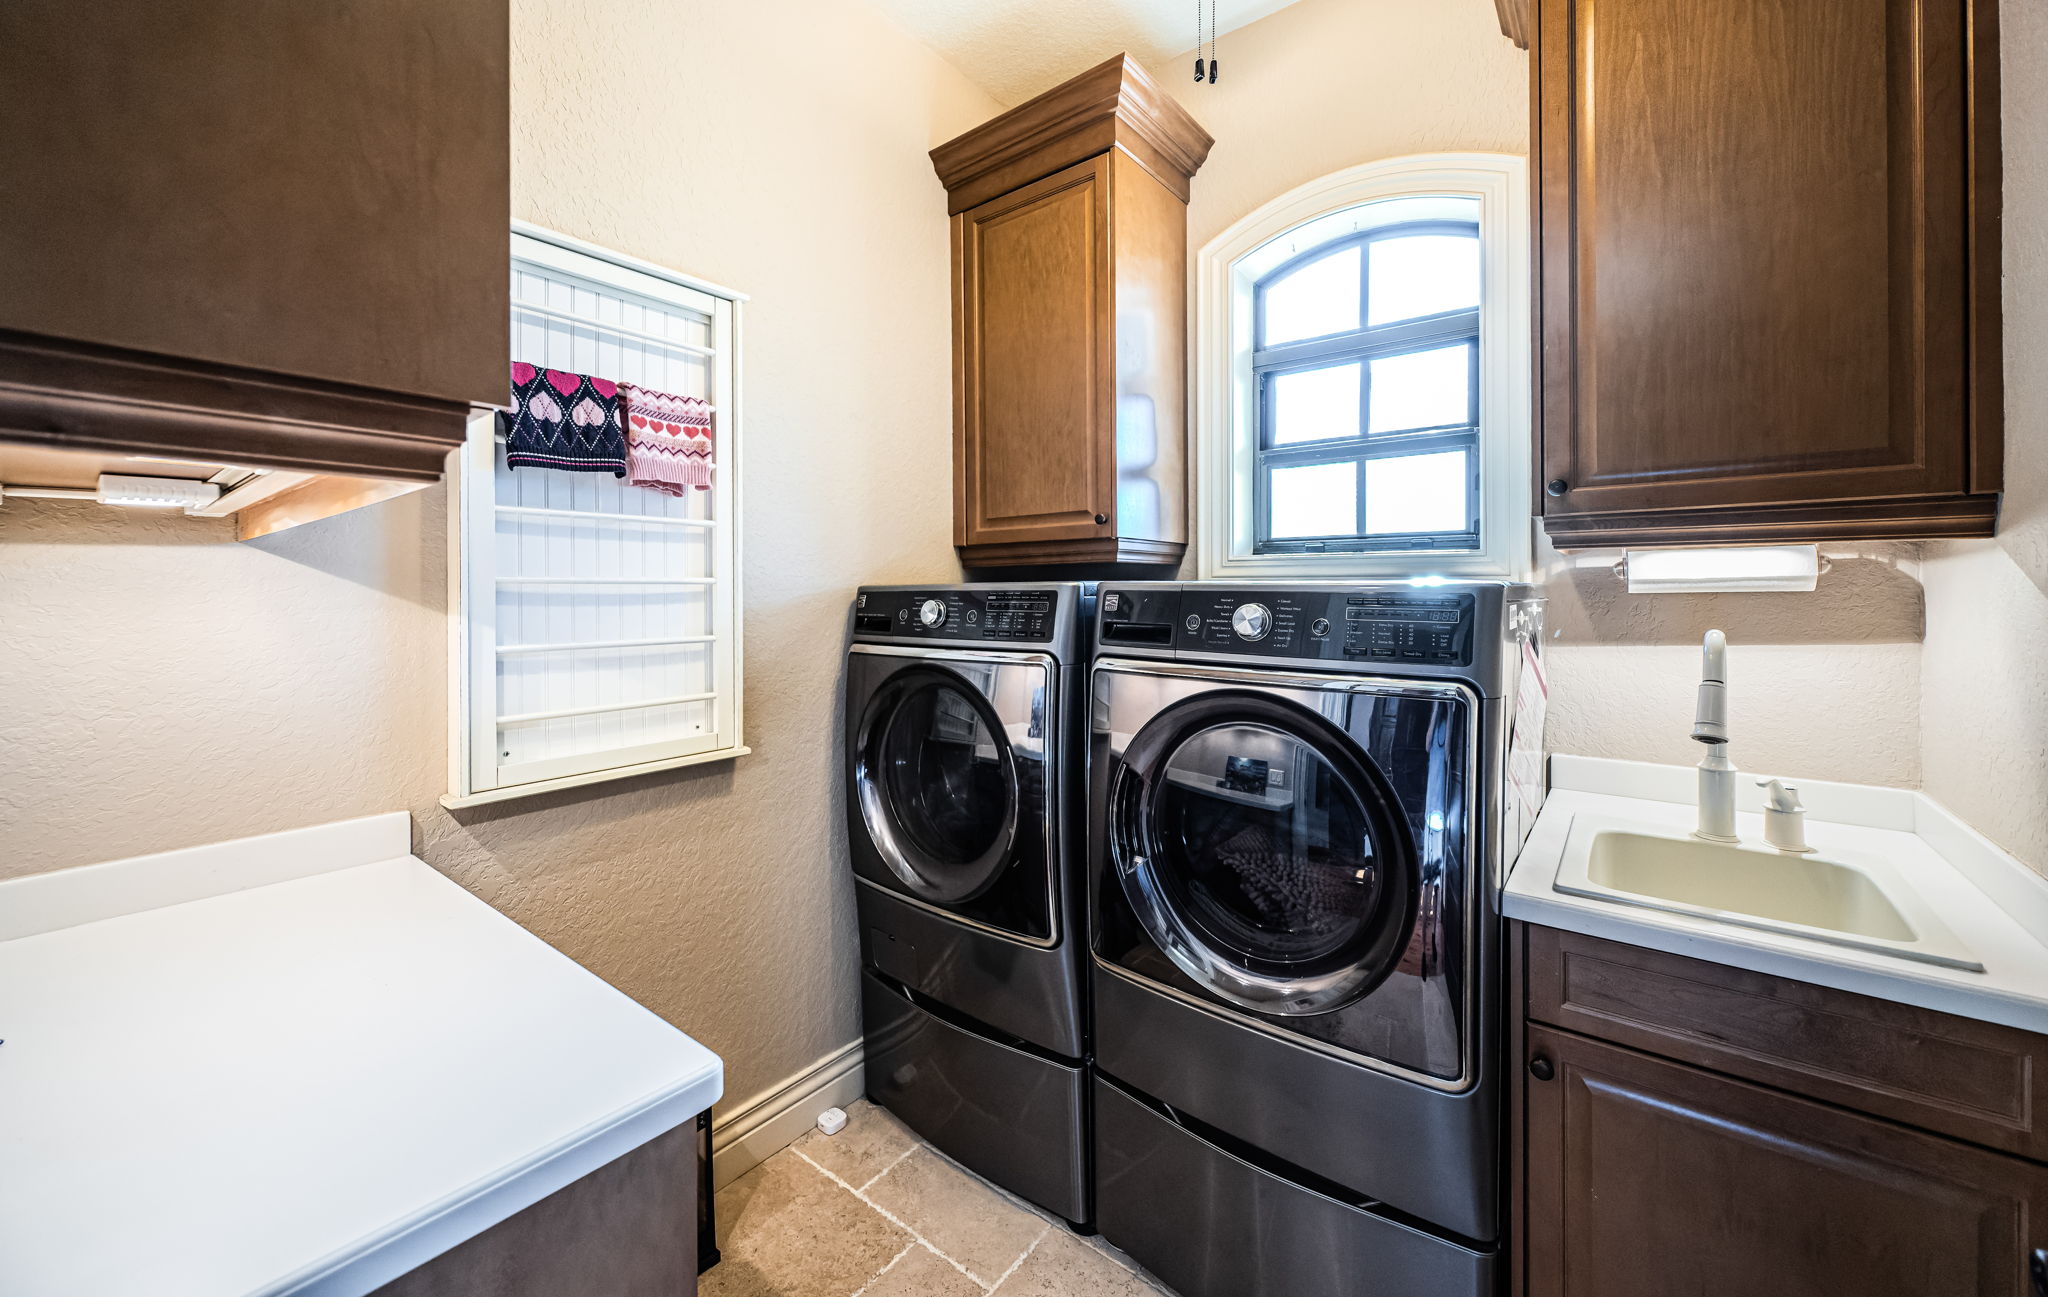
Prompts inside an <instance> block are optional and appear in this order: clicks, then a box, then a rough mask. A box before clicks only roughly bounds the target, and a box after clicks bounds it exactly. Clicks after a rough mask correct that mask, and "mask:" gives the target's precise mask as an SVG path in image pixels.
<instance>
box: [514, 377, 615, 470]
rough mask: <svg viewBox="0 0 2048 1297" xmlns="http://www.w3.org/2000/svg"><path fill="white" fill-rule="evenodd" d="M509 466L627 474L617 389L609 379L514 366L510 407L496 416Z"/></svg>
mask: <svg viewBox="0 0 2048 1297" xmlns="http://www.w3.org/2000/svg"><path fill="white" fill-rule="evenodd" d="M498 422H499V425H500V426H501V427H502V428H503V429H504V431H505V462H506V463H507V464H509V465H511V466H512V467H513V468H519V467H522V466H524V465H532V466H534V467H537V468H559V469H564V470H566V471H568V472H571V473H610V474H612V475H613V476H614V477H624V476H625V475H626V436H625V432H624V424H623V423H622V422H621V421H620V419H619V385H618V384H617V383H614V382H612V381H611V380H610V379H608V378H593V377H592V376H590V375H589V374H574V373H570V372H569V371H568V370H564V369H536V368H535V367H534V366H532V365H527V364H522V363H520V362H518V361H514V362H513V363H512V409H511V411H510V412H509V413H506V414H501V415H499V416H498Z"/></svg>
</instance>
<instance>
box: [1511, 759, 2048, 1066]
mask: <svg viewBox="0 0 2048 1297" xmlns="http://www.w3.org/2000/svg"><path fill="white" fill-rule="evenodd" d="M1764 777H1766V776H1762V775H1758V776H1753V777H1752V776H1750V775H1749V774H1748V773H1747V772H1745V774H1744V778H1743V781H1742V785H1741V786H1742V789H1743V791H1744V793H1745V794H1746V796H1745V797H1744V798H1743V799H1742V800H1740V801H1738V803H1737V807H1738V812H1739V813H1738V815H1737V817H1736V820H1737V831H1738V832H1739V833H1740V835H1741V836H1742V838H1743V839H1744V840H1745V841H1747V842H1752V843H1760V842H1761V841H1762V840H1763V821H1762V816H1761V815H1760V814H1758V813H1756V807H1757V806H1760V804H1761V803H1760V800H1758V798H1757V797H1756V796H1755V794H1756V790H1755V789H1754V788H1753V787H1751V786H1750V785H1751V782H1752V778H1764ZM1692 780H1693V771H1692V769H1691V768H1690V767H1685V766H1653V765H1648V764H1646V763H1636V762H1621V761H1609V760H1603V759H1595V758H1586V757H1564V756H1559V757H1553V758H1552V759H1551V794H1550V798H1549V800H1548V801H1547V802H1546V804H1545V806H1544V809H1543V812H1542V814H1541V815H1540V816H1539V817H1538V818H1537V821H1536V826H1535V828H1534V829H1533V830H1532V831H1531V832H1530V834H1529V838H1528V841H1527V842H1526V843H1525V844H1524V846H1523V848H1522V851H1521V854H1520V856H1519V857H1518V858H1517V860H1516V862H1515V865H1514V868H1513V870H1512V871H1511V872H1510V874H1509V876H1508V882H1507V887H1506V891H1505V894H1504V896H1503V898H1502V913H1503V914H1504V915H1505V916H1506V917H1508V918H1510V919H1517V920H1520V921H1523V922H1527V923H1536V924H1541V925H1544V926H1547V927H1553V928H1560V929H1563V930H1565V931H1570V932H1578V933H1583V934H1584V935H1587V936H1592V937H1602V938H1606V939H1608V940H1613V941H1621V942H1626V943H1628V944H1631V945H1637V946H1646V947H1650V948H1652V949H1656V950H1663V951H1668V952H1670V953H1672V954H1678V955H1688V956H1691V957H1693V958H1697V959H1705V960H1709V961H1712V962H1715V963H1720V964H1727V965H1729V966H1732V967H1736V968H1746V969H1749V970H1751V971H1753V972H1759V973H1768V974H1772V975H1775V976H1779V977H1787V978H1792V979H1794V980H1798V981H1805V982H1812V983H1814V984H1816V985H1821V986H1829V987H1833V988H1835V989H1837V990H1843V991H1851V992H1854V993H1857V994H1861V995H1869V996H1874V997H1876V998H1879V999H1886V1000H1893V1001H1896V1002H1898V1003H1902V1004H1912V1005H1917V1006H1919V1007H1921V1008H1927V1009H1933V1010H1936V1011H1939V1012H1943V1013H1952V1014H1956V1015H1959V1016H1962V1017H1968V1018H1976V1019H1979V1020H1982V1021H1986V1022H1996V1023H2002V1024H2004V1025H2006V1026H2012V1027H2019V1028H2022V1029H2025V1030H2029V1031H2040V1032H2048V939H2044V934H2048V880H2043V879H2042V878H2041V877H2040V876H2039V875H2036V874H2034V873H2033V872H2032V871H2031V870H2028V869H2027V868H2026V866H2025V865H2023V864H2021V863H2020V862H2019V861H2017V860H2014V859H2013V858H2012V857H2011V856H2008V855H2006V854H2005V853H2003V852H2000V851H1999V850H1998V849H1997V848H1996V847H1995V846H1993V845H1992V844H1991V843H1989V842H1988V841H1986V840H1985V839H1984V838H1983V837H1982V836H1981V835H1979V834H1976V833H1975V832H1974V831H1972V830H1970V829H1969V828H1968V827H1967V826H1965V825H1963V824H1962V823H1961V822H1960V821H1959V820H1956V819H1955V817H1954V816H1953V815H1951V814H1949V813H1948V812H1947V811H1946V810H1944V809H1943V808H1941V807H1940V806H1939V805H1938V804H1936V803H1934V802H1933V801H1931V800H1929V799H1928V798H1926V797H1925V795H1923V794H1921V793H1918V792H1913V791H1907V790H1900V789H1886V788H1866V787H1862V786H1859V785H1853V784H1827V783H1823V782H1821V781H1803V780H1796V779H1795V780H1789V781H1788V782H1793V783H1797V784H1798V786H1799V789H1800V793H1801V795H1802V796H1803V797H1807V805H1808V807H1809V808H1810V809H1809V814H1808V825H1807V828H1808V838H1809V840H1810V841H1811V842H1812V843H1813V844H1814V845H1815V846H1817V847H1819V848H1820V849H1821V850H1822V852H1823V853H1824V854H1825V853H1826V851H1827V850H1828V848H1829V847H1830V846H1834V847H1837V848H1839V849H1841V850H1843V851H1850V850H1855V851H1861V852H1866V853H1880V854H1882V855H1883V856H1884V858H1885V859H1886V860H1887V861H1888V862H1889V863H1891V864H1892V865H1893V866H1894V867H1895V868H1897V869H1898V871H1899V873H1900V874H1901V875H1902V876H1903V877H1904V878H1905V880H1906V882H1907V884H1908V885H1909V886H1911V887H1912V888H1913V889H1914V891H1915V893H1916V894H1917V895H1918V896H1919V898H1920V899H1921V900H1922V901H1924V902H1926V903H1927V904H1928V906H1929V907H1930V908H1932V909H1933V910H1934V911H1935V912H1936V913H1937V914H1938V915H1939V916H1940V917H1941V919H1942V920H1943V921H1944V922H1945V923H1947V924H1948V925H1949V927H1950V928H1951V929H1953V930H1954V931H1955V932H1956V933H1957V935H1958V936H1960V937H1961V938H1962V939H1963V940H1964V942H1965V943H1966V944H1968V945H1969V946H1970V947H1971V948H1972V949H1973V950H1974V951H1975V952H1976V954H1977V957H1978V958H1979V959H1981V960H1982V961H1983V963H1984V966H1985V971H1984V972H1982V973H1972V972H1964V971H1962V970H1958V969H1950V968H1942V967H1937V966H1934V965H1929V964H1922V963H1918V962H1914V961H1908V960H1904V959H1899V958H1896V957H1894V956H1889V955H1884V954H1880V953H1876V952H1869V951H1862V950H1856V949H1851V948H1848V947H1843V946H1836V945H1833V944H1831V943H1827V942H1820V941H1813V940H1808V939H1805V938H1801V937H1795V936H1790V935H1785V934H1779V933H1774V932H1766V931H1761V930H1755V929H1748V928H1740V927H1735V926H1732V925H1729V924H1724V923H1717V922H1715V921H1713V920H1712V919H1705V918H1693V917H1690V916H1687V915H1681V914H1674V913H1670V912H1666V911H1661V910H1654V909H1647V908H1642V907H1638V906H1633V905H1627V904H1621V903H1617V902H1614V901H1607V900H1602V899H1599V898H1596V897H1587V896H1576V895H1570V894H1567V893H1563V892H1559V891H1557V890H1555V888H1554V886H1553V884H1554V883H1555V882H1556V879H1557V872H1558V868H1559V866H1560V864H1561V863H1562V859H1563V855H1564V844H1565V839H1566V837H1567V836H1568V833H1569V830H1570V826H1571V822H1572V820H1573V819H1574V818H1576V817H1577V816H1580V815H1591V816H1599V817H1601V818H1603V819H1604V818H1616V819H1623V820H1630V821H1633V822H1636V823H1641V824H1644V825H1646V826H1650V827H1653V828H1659V829H1665V830H1678V831H1689V830H1690V828H1691V827H1692V824H1693V816H1694V807H1693V804H1692V792H1691V790H1692V787H1693V783H1692ZM1603 790H1605V791H1603ZM1614 790H1619V791H1614ZM1809 794H1810V795H1809ZM1823 809H1824V810H1826V811H1827V812H1829V813H1830V815H1831V816H1832V818H1823V817H1822V816H1821V814H1820V812H1821V810H1823Z"/></svg>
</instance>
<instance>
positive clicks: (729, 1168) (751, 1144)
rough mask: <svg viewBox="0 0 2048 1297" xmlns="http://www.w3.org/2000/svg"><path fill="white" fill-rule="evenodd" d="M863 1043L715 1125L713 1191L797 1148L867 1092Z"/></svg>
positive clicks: (827, 1057)
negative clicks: (823, 1119)
mask: <svg viewBox="0 0 2048 1297" xmlns="http://www.w3.org/2000/svg"><path fill="white" fill-rule="evenodd" d="M861 1062H862V1054H861V1042H860V1041H858V1040H855V1041H851V1042H849V1043H847V1044H845V1045H841V1046H840V1047H839V1048H838V1049H835V1050H833V1051H832V1052H831V1053H829V1054H827V1055H825V1056H824V1057H823V1058H821V1059H819V1060H818V1061H817V1062H815V1063H813V1064H811V1065H810V1066H809V1067H807V1068H805V1069H804V1070H803V1071H801V1072H798V1073H797V1074H796V1075H794V1076H791V1077H786V1078H784V1079H783V1080H781V1081H779V1082H777V1083H776V1084H774V1085H771V1086H769V1087H768V1088H767V1089H766V1090H763V1091H761V1092H760V1093H759V1094H756V1095H754V1096H752V1097H751V1098H748V1099H746V1100H745V1101H743V1102H741V1103H736V1104H734V1105H732V1106H731V1107H730V1108H728V1109H726V1111H724V1112H723V1113H716V1114H714V1115H713V1116H712V1120H711V1178H712V1187H713V1188H716V1189H723V1188H724V1187H725V1186H726V1185H728V1184H731V1183H732V1182H733V1181H734V1180H737V1179H739V1178H740V1177H741V1176H743V1175H745V1174H746V1173H747V1172H749V1171H751V1170H753V1169H754V1168H755V1167H757V1166H759V1165H761V1163H763V1162H765V1161H767V1160H768V1159H769V1158H771V1157H773V1156H774V1155H775V1154H777V1153H779V1152H781V1151H782V1150H783V1149H785V1148H788V1147H789V1146H790V1145H791V1144H793V1143H795V1142H796V1140H797V1138H798V1137H799V1136H801V1135H802V1134H803V1133H804V1132H805V1131H807V1130H809V1129H810V1128H811V1127H812V1126H813V1125H815V1124H816V1123H817V1120H818V1114H819V1113H821V1112H823V1111H824V1110H825V1109H827V1108H844V1107H845V1106H847V1105H848V1104H850V1103H852V1102H853V1101H854V1100H856V1099H858V1098H860V1096H861V1094H862V1092H863V1091H864V1090H865V1089H866V1083H865V1082H864V1081H863V1080H862V1077H861Z"/></svg>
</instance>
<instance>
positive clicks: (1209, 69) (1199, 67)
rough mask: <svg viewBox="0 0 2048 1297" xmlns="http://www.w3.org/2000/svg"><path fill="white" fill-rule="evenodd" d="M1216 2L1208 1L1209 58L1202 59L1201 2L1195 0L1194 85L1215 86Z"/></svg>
mask: <svg viewBox="0 0 2048 1297" xmlns="http://www.w3.org/2000/svg"><path fill="white" fill-rule="evenodd" d="M1219 66H1220V64H1219V63H1218V61H1217V58H1216V0H1209V57H1208V58H1207V59H1204V58H1203V57H1202V0H1195V84H1197V85H1200V84H1201V83H1202V82H1204V81H1207V82H1208V83H1209V84H1210V85H1212V86H1213V85H1215V84H1216V72H1217V69H1218V67H1219Z"/></svg>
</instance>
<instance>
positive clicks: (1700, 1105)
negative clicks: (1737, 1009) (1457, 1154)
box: [1525, 1027, 2048, 1297]
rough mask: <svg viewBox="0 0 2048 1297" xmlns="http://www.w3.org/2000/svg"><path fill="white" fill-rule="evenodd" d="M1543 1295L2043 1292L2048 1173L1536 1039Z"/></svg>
mask: <svg viewBox="0 0 2048 1297" xmlns="http://www.w3.org/2000/svg"><path fill="white" fill-rule="evenodd" d="M1527 1042H1528V1043H1527V1048H1528V1050H1529V1052H1530V1054H1531V1056H1532V1057H1534V1056H1541V1057H1543V1058H1546V1059H1547V1060H1549V1062H1550V1064H1551V1066H1552V1068H1553V1069H1554V1075H1553V1077H1552V1079H1550V1080H1547V1081H1541V1080H1531V1081H1529V1082H1528V1083H1527V1085H1526V1088H1525V1094H1526V1099H1525V1102H1526V1105H1527V1114H1528V1122H1527V1127H1528V1130H1527V1137H1528V1151H1527V1169H1528V1186H1527V1198H1526V1203H1527V1228H1528V1238H1527V1258H1528V1267H1529V1269H1528V1297H1643V1295H1644V1294H1648V1293H1656V1294H1659V1295H1660V1297H1727V1294H1731V1293H1741V1294H1744V1295H1745V1297H1840V1295H1841V1294H1848V1293H1854V1294H1857V1297H2023V1294H2025V1293H2027V1292H2028V1287H2027V1284H2028V1279H2027V1253H2028V1251H2029V1249H2031V1248H2032V1247H2035V1246H2037V1245H2039V1244H2041V1243H2042V1242H2044V1241H2048V1240H2044V1238H2043V1237H2042V1235H2043V1233H2044V1215H2048V1171H2044V1170H2043V1169H2042V1168H2040V1167H2037V1166H2034V1165H2032V1164H2030V1163H2027V1162H2022V1161H2020V1160H2018V1159H2016V1158H2009V1157H2005V1156H2002V1155H2000V1154H1996V1153H1990V1152H1985V1151H1983V1150H1980V1149H1974V1148H1970V1147H1968V1146H1965V1145H1961V1144H1956V1143H1952V1142H1950V1141H1948V1140H1943V1139H1937V1138H1935V1137H1933V1136H1927V1135H1921V1134H1918V1133H1916V1132H1912V1131H1908V1130H1905V1129H1903V1128H1901V1127H1897V1126H1893V1125H1891V1124H1890V1123H1887V1122H1882V1121H1877V1120H1875V1119H1872V1118H1868V1117H1862V1116H1858V1115H1855V1114H1853V1113H1848V1112H1844V1111H1841V1110H1839V1109H1835V1108H1830V1107H1826V1106H1824V1105H1821V1104H1817V1103H1812V1102H1809V1101H1807V1100H1803V1099H1796V1098H1793V1097H1791V1096H1789V1095H1782V1094H1778V1093H1776V1092H1774V1091H1769V1090H1764V1089H1761V1088H1759V1087H1756V1086H1752V1085H1749V1084H1747V1083H1744V1082H1740V1081H1733V1080H1729V1079H1727V1078H1724V1077H1721V1076H1717V1075H1715V1074H1713V1073H1710V1072H1704V1071H1700V1070H1698V1069H1695V1068H1690V1067H1685V1066H1682V1065H1680V1064H1676V1063H1667V1062H1664V1061H1661V1060H1659V1059H1654V1058H1650V1057H1648V1056H1646V1055H1642V1054H1637V1053H1633V1052H1631V1051H1628V1050H1623V1049H1617V1048H1614V1047H1611V1046H1607V1045H1602V1044H1599V1043H1597V1042H1594V1041H1590V1040H1586V1039H1583V1038H1581V1037H1577V1036H1571V1035H1567V1034H1564V1033H1560V1032H1554V1031H1550V1030H1548V1029H1545V1028H1540V1027H1532V1028H1531V1029H1530V1030H1529V1033H1528V1038H1527Z"/></svg>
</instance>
